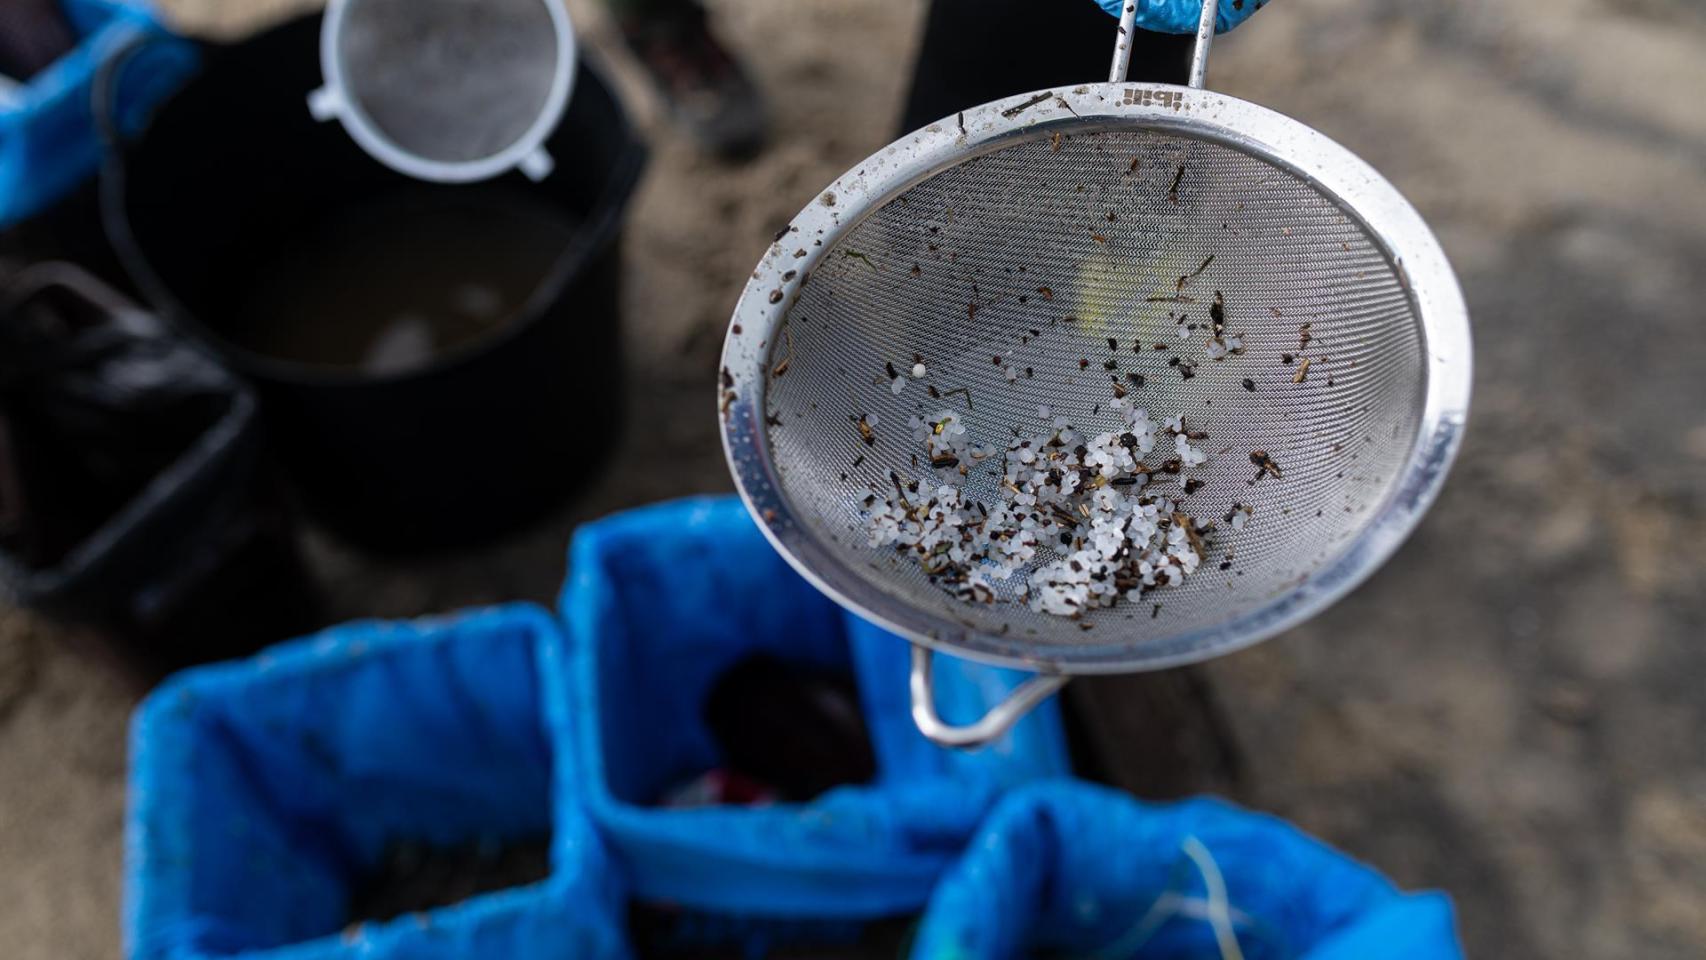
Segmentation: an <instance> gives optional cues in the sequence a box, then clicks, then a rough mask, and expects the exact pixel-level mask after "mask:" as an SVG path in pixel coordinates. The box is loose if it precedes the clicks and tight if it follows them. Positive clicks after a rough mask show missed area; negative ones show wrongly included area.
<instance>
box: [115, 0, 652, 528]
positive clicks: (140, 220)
mask: <svg viewBox="0 0 1706 960" xmlns="http://www.w3.org/2000/svg"><path fill="white" fill-rule="evenodd" d="M319 26H320V21H319V18H318V17H306V18H303V19H300V20H296V21H293V22H290V23H287V24H284V25H282V26H279V27H277V28H274V29H272V30H269V31H267V32H265V33H263V34H261V35H259V36H256V37H253V38H251V39H248V40H245V41H242V42H240V43H237V44H234V45H231V46H224V47H214V48H211V49H209V50H208V51H207V52H206V66H205V69H204V70H203V71H202V73H201V75H200V76H199V77H198V78H197V79H196V80H195V81H193V82H192V83H191V84H190V85H189V86H188V87H186V88H185V89H184V90H183V91H182V92H181V93H179V94H178V95H177V96H176V97H175V98H173V99H172V100H171V101H170V102H168V103H167V104H166V105H165V106H164V107H162V108H161V110H160V112H159V113H158V114H157V115H156V117H155V119H154V122H153V124H152V126H151V127H150V128H149V130H148V131H147V132H146V133H145V134H144V135H143V136H142V137H141V138H140V139H139V140H138V141H136V142H135V143H133V144H131V145H129V146H128V147H126V148H125V149H124V150H123V151H122V154H121V155H116V156H115V157H114V158H113V159H112V160H111V161H110V162H109V163H108V165H107V169H106V171H105V173H104V175H103V188H102V193H103V206H104V212H105V218H106V222H107V230H108V232H109V233H110V234H111V237H112V240H113V244H114V246H115V247H116V248H117V249H118V251H119V255H120V257H121V259H123V261H124V262H125V265H126V268H127V269H128V270H129V271H130V273H131V274H132V276H133V277H134V278H135V280H136V282H137V284H138V286H139V287H140V288H141V289H142V290H143V291H144V293H145V294H146V295H147V296H148V297H149V298H150V299H151V300H153V301H154V302H155V303H156V304H157V305H158V306H159V307H160V309H161V310H162V311H164V312H166V313H167V315H168V316H169V317H170V318H171V319H172V320H173V321H174V322H176V323H178V324H179V325H181V326H182V327H183V328H184V329H185V330H187V331H189V332H190V333H191V334H192V335H193V336H196V337H198V338H201V339H203V340H205V341H207V342H208V343H209V344H210V345H211V346H213V347H214V348H215V349H216V350H218V351H219V352H220V353H221V354H222V355H223V356H225V357H226V358H227V359H228V360H229V362H230V363H231V364H232V365H233V366H235V367H236V368H237V369H238V370H240V371H241V372H243V373H244V374H246V375H247V376H249V377H250V378H251V379H252V380H254V381H255V383H256V384H257V386H258V388H259V391H260V396H261V402H262V411H263V414H264V416H265V418H266V419H267V421H268V426H269V428H270V431H271V436H272V437H273V438H274V439H275V442H276V445H277V448H278V452H279V459H280V461H281V462H282V463H283V464H284V466H285V469H286V471H287V473H288V474H289V475H290V477H291V478H292V480H293V481H294V483H295V486H296V488H297V490H298V492H299V493H300V495H301V497H302V499H303V501H304V503H305V504H306V506H307V507H308V508H309V510H310V511H311V512H312V514H313V515H314V516H315V517H316V518H317V519H319V520H320V521H321V522H323V523H325V524H326V525H327V526H328V527H330V528H332V529H333V530H334V531H335V532H337V533H339V534H341V535H343V536H344V537H346V538H347V539H349V540H351V541H354V542H356V543H357V544H359V545H362V546H366V547H368V548H371V549H379V550H385V551H408V550H416V549H429V548H439V547H448V546H453V545H462V544H467V543H470V542H475V541H479V540H483V539H487V538H489V537H491V536H494V535H497V534H499V533H503V532H505V531H508V530H510V529H513V528H515V527H517V526H519V525H521V524H523V523H525V522H527V521H528V520H531V519H533V518H535V517H537V516H538V515H539V514H540V513H542V512H543V511H545V510H546V509H548V508H549V507H551V506H552V505H554V504H555V503H557V502H558V501H559V500H560V499H561V497H562V496H563V495H565V494H566V493H568V492H570V491H571V490H573V489H574V488H575V487H576V485H577V484H578V483H579V482H580V481H582V480H583V479H584V478H586V477H587V476H588V475H589V474H590V473H591V472H592V468H593V467H594V466H595V465H596V461H597V460H598V459H599V457H600V456H601V455H602V454H603V453H605V452H608V449H609V448H610V447H611V446H612V445H613V444H614V442H615V438H614V436H613V431H614V430H615V429H616V424H617V423H619V413H620V411H619V410H618V409H617V404H618V402H619V397H620V393H621V390H620V368H621V362H620V350H619V331H618V299H619V298H618V290H619V264H618V251H617V248H618V244H617V242H616V241H617V238H618V236H619V234H620V231H621V227H622V218H623V213H624V209H625V207H626V206H627V202H628V199H629V197H630V195H631V194H632V192H633V189H634V186H635V184H636V182H637V181H638V179H639V176H640V172H641V170H642V168H643V167H644V164H645V148H644V146H643V145H642V144H641V142H640V141H639V140H638V139H637V138H636V137H635V135H634V133H633V131H632V129H631V128H630V127H629V125H628V122H627V119H626V117H625V115H624V113H623V111H622V108H621V106H620V105H619V104H618V103H617V102H616V100H615V98H614V96H613V95H612V93H611V91H610V89H609V88H608V87H607V86H606V85H605V83H604V82H603V81H602V80H601V79H600V78H599V77H598V75H597V74H596V73H594V72H592V71H590V70H589V69H587V68H586V67H584V66H583V67H582V68H581V70H580V74H579V76H578V77H577V79H576V82H575V87H574V94H573V99H572V101H571V103H570V105H569V109H568V112H567V113H566V114H565V116H564V119H563V122H562V123H561V125H560V126H559V127H558V129H557V131H556V133H555V134H554V135H553V136H552V138H551V139H550V140H549V141H547V144H546V148H547V149H548V150H549V151H550V153H551V155H552V157H553V158H555V160H556V170H555V172H554V173H553V174H552V175H551V176H550V177H549V178H547V179H545V180H544V181H542V182H538V183H535V182H533V181H530V180H528V179H526V178H525V177H523V176H522V175H521V174H519V173H510V174H506V175H504V176H502V177H499V178H497V179H495V180H492V181H489V182H486V183H481V184H476V185H449V186H447V185H436V184H427V183H422V182H419V181H416V180H412V179H409V178H407V177H404V176H402V175H401V174H397V173H394V172H392V171H391V170H389V169H387V168H385V167H383V166H381V165H380V164H379V163H378V162H376V161H375V160H373V159H372V158H370V157H369V156H368V155H367V154H365V153H363V152H362V151H361V150H360V149H359V148H358V147H357V146H356V144H355V143H354V142H353V141H352V140H351V139H350V138H349V136H348V134H347V133H345V131H344V130H343V128H342V127H341V126H339V125H337V124H335V123H331V124H321V123H316V122H315V121H314V120H313V119H312V118H311V117H310V116H309V113H308V107H307V96H308V94H309V92H310V91H312V90H313V89H315V88H316V87H318V86H319V85H320V83H321V71H320V62H319ZM464 264H466V265H467V266H466V268H464V267H463V265H464ZM464 274H467V276H464ZM458 284H461V286H458ZM399 297H401V298H402V299H404V300H409V299H413V300H416V301H418V303H410V304H409V306H410V308H411V309H414V308H415V307H419V308H420V311H421V313H420V314H419V315H418V316H416V315H415V314H412V313H408V312H407V311H403V310H402V308H401V305H400V304H399V302H395V301H398V298H399ZM369 308H372V309H371V311H370V310H369Z"/></svg>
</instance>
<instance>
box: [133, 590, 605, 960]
mask: <svg viewBox="0 0 1706 960" xmlns="http://www.w3.org/2000/svg"><path fill="white" fill-rule="evenodd" d="M559 642H560V631H559V628H558V627H557V624H556V622H555V621H554V620H553V619H552V618H551V616H550V615H549V613H547V612H546V611H544V610H541V609H539V608H537V607H532V606H525V605H517V606H508V607H500V608H496V609H491V610H484V611H476V612H470V613H466V614H462V615H457V616H452V617H446V618H442V619H432V620H421V621H416V622H412V623H381V622H364V623H354V624H350V625H347V626H343V627H338V628H336V629H333V630H329V631H327V632H325V633H323V634H320V635H319V636H316V637H312V638H309V639H306V640H301V641H297V642H294V643H290V644H285V645H282V646H279V647H276V648H274V649H272V650H270V651H267V652H265V653H262V654H260V655H259V656H257V657H255V658H254V659H252V660H247V661H240V662H234V663H229V664H221V665H218V666H212V667H204V668H199V669H195V670H191V671H188V672H185V673H182V674H179V675H177V676H176V677H175V678H174V679H172V680H170V681H168V682H167V683H166V684H165V685H163V686H162V687H161V688H160V689H159V690H158V691H157V692H155V693H154V694H153V695H152V696H150V697H149V698H148V700H147V701H146V702H145V703H144V704H143V705H142V707H141V708H139V710H138V712H137V714H136V716H135V718H134V720H133V725H132V733H131V739H132V744H131V751H132V752H131V758H132V759H131V763H132V771H131V784H130V811H129V818H128V831H129V834H128V841H127V864H126V878H125V880H126V905H125V916H124V926H125V939H126V948H127V954H128V956H129V957H130V958H132V960H212V958H243V960H262V958H265V960H334V958H339V960H341V958H354V957H361V958H373V960H381V958H383V960H453V958H454V960H530V958H552V960H557V958H561V960H570V958H573V960H587V958H604V957H621V956H625V955H626V947H625V945H624V944H625V941H624V939H623V938H622V935H621V932H620V924H619V906H620V902H621V899H622V896H623V892H622V890H621V889H620V885H619V883H618V881H617V876H618V875H617V873H616V871H615V870H614V868H613V866H612V864H611V863H610V861H609V858H608V855H607V854H606V852H605V850H604V848H603V847H602V845H601V844H600V842H599V841H598V839H597V837H596V836H595V834H594V832H593V831H592V829H591V826H590V823H589V822H588V821H587V820H586V818H585V817H584V815H583V814H582V813H581V811H580V810H579V808H578V807H577V806H575V805H574V804H573V803H565V802H563V798H562V797H560V796H555V795H554V784H555V782H556V781H555V778H554V766H553V759H552V753H551V744H550V740H549V738H548V736H547V734H546V731H545V729H544V727H543V724H542V716H543V710H542V706H541V696H540V685H539V677H540V676H541V674H542V673H544V672H546V671H550V670H555V669H557V668H558V666H559V659H558V658H559V653H560V651H559ZM547 833H549V835H550V837H551V848H550V873H549V876H548V877H547V878H546V879H545V880H543V881H540V882H537V883H533V884H529V885H525V886H519V887H513V888H509V889H505V890H500V891H496V892H493V893H489V894H485V895H481V896H476V897H473V898H470V899H467V900H465V901H463V902H461V903H457V904H454V905H452V906H448V907H444V908H441V909H437V910H432V911H430V912H426V913H419V914H412V915H406V916H402V917H399V918H397V919H394V920H389V921H382V922H374V923H368V924H363V925H361V926H358V927H349V926H348V924H347V920H348V903H349V898H350V896H351V893H352V891H353V889H354V888H355V886H356V884H358V883H359V882H360V881H361V879H362V878H363V877H366V876H369V875H370V874H371V873H372V872H373V871H374V870H375V868H376V866H377V864H378V862H379V860H380V858H381V857H382V855H384V853H385V851H386V849H387V846H388V845H389V844H391V843H393V842H408V843H418V844H425V845H431V846H440V845H444V846H454V845H465V844H484V845H502V844H509V843H516V842H520V841H524V840H528V839H537V838H540V837H543V836H544V835H546V834H547Z"/></svg>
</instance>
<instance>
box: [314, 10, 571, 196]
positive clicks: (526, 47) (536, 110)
mask: <svg viewBox="0 0 1706 960" xmlns="http://www.w3.org/2000/svg"><path fill="white" fill-rule="evenodd" d="M547 2H557V0H359V2H352V3H351V4H350V5H349V10H348V13H347V14H346V16H345V20H344V24H343V29H342V30H341V31H340V32H339V34H338V40H337V55H338V58H339V62H340V64H341V67H342V71H343V75H344V80H345V83H346V85H347V86H348V89H349V95H350V98H351V99H352V100H353V101H354V104H355V106H357V107H358V108H359V109H360V110H361V111H362V113H364V114H366V115H367V117H368V119H370V120H371V121H372V122H373V125H374V126H375V127H377V128H378V129H379V131H380V132H381V133H383V134H384V135H385V137H386V138H387V139H389V140H390V141H391V142H392V143H393V144H394V145H396V146H397V147H398V148H400V149H402V150H404V151H406V152H408V153H411V154H414V155H415V156H417V157H421V158H423V159H426V160H432V161H436V162H439V163H466V162H470V161H475V160H483V159H485V158H487V157H491V156H494V155H496V154H498V153H501V152H503V150H504V149H505V148H506V147H509V146H510V145H512V144H514V143H515V142H516V141H518V140H520V139H521V138H522V136H523V135H524V134H526V133H527V131H528V130H529V129H530V128H531V127H532V126H533V124H534V122H535V121H537V120H538V119H539V115H540V114H541V113H542V112H543V111H544V109H545V105H546V102H547V100H548V99H549V95H550V92H551V86H552V84H553V82H554V81H555V78H556V73H557V61H558V55H559V51H558V49H557V35H556V32H555V28H554V26H553V23H552V20H551V14H550V11H549V10H547V9H546V7H545V3H547Z"/></svg>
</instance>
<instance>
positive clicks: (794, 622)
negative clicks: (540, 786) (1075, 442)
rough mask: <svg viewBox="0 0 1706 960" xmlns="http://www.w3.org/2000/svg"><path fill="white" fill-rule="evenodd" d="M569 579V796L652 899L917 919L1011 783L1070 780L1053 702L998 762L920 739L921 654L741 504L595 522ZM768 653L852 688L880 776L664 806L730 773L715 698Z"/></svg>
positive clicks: (558, 716)
mask: <svg viewBox="0 0 1706 960" xmlns="http://www.w3.org/2000/svg"><path fill="white" fill-rule="evenodd" d="M569 568H570V574H569V580H568V583H567V585H566V586H565V587H564V590H563V595H562V601H561V607H562V613H563V616H564V619H565V621H566V624H567V629H568V636H569V645H568V655H569V663H568V670H567V671H566V672H565V673H564V674H563V675H562V676H560V677H548V678H547V683H560V684H561V685H562V689H561V690H559V691H554V692H553V693H552V695H551V696H550V698H549V704H548V707H549V710H550V712H551V718H550V722H551V727H552V731H553V735H554V736H556V737H557V738H558V739H559V743H560V744H561V750H560V752H559V756H560V758H561V759H562V760H563V762H564V763H565V771H566V774H565V775H566V776H567V778H568V780H569V786H570V787H572V788H573V789H575V790H577V791H579V797H580V800H581V802H582V803H584V805H585V806H586V809H587V811H588V812H589V813H590V815H591V816H592V818H593V820H594V822H595V823H596V824H597V825H598V827H599V829H600V830H601V831H602V832H603V833H604V835H605V836H606V839H607V840H608V842H609V843H610V845H611V847H612V849H613V850H614V851H615V853H616V855H617V857H618V858H619V859H620V860H621V861H622V863H623V866H624V867H625V873H626V875H627V877H628V879H629V880H630V882H631V883H632V885H633V889H634V893H635V895H636V896H637V897H639V898H641V899H643V900H647V901H650V902H662V903H668V904H673V905H678V906H681V907H685V908H691V909H696V910H702V911H709V912H720V913H723V914H728V915H740V916H750V917H770V918H812V919H814V920H818V921H836V920H852V919H862V918H872V917H879V916H890V915H896V914H902V913H908V912H914V911H916V910H918V909H919V908H920V907H922V905H923V904H924V902H925V899H926V898H927V897H928V896H929V892H930V890H931V888H932V887H933V885H934V882H935V880H936V878H937V877H938V875H939V874H940V873H941V872H942V871H943V870H944V869H945V868H946V867H947V866H948V865H949V864H950V863H951V862H952V861H953V859H954V858H955V856H956V855H957V854H958V851H959V849H960V847H961V845H962V844H963V843H964V842H965V840H966V839H967V838H968V837H969V836H970V834H971V832H972V831H973V830H974V829H975V827H976V824H977V823H978V822H979V821H980V820H981V818H982V816H983V814H984V812H985V811H986V809H987V807H988V805H989V804H990V803H991V802H992V801H993V799H994V798H995V797H996V796H997V795H998V793H999V791H1000V790H1001V789H1002V788H1004V787H1006V786H1008V785H1010V784H1012V783H1015V782H1020V781H1023V780H1026V779H1029V778H1034V777H1037V776H1058V775H1061V774H1063V773H1065V772H1066V770H1067V766H1068V761H1067V753H1066V747H1065V742H1064V738H1063V737H1062V736H1061V733H1060V719H1059V716H1058V714H1057V713H1056V711H1055V707H1054V705H1053V704H1045V705H1044V706H1043V708H1042V709H1040V710H1039V711H1037V712H1036V713H1035V714H1033V715H1032V716H1031V717H1030V718H1028V719H1026V720H1025V721H1024V722H1023V723H1022V724H1021V725H1020V727H1019V728H1018V729H1017V730H1016V731H1015V732H1014V733H1013V734H1012V735H1011V737H1010V739H1009V742H1008V743H1007V744H1005V745H1004V747H1003V748H1002V749H997V750H990V751H987V752H985V753H982V754H978V755H974V756H971V757H965V758H961V757H958V756H954V755H952V754H950V752H948V751H944V750H941V749H940V748H937V747H935V746H933V745H931V744H929V743H928V742H927V741H925V740H924V739H923V738H922V737H920V736H918V735H917V733H916V731H915V730H914V729H913V727H912V719H911V716H910V714H909V712H908V711H907V709H906V707H905V697H906V685H905V679H906V672H905V663H906V645H905V643H904V642H902V641H901V640H899V639H898V638H895V637H893V636H890V635H888V634H884V633H883V632H881V631H879V630H875V629H874V628H870V627H868V626H867V625H864V624H861V623H860V622H859V621H857V620H850V619H849V618H848V617H847V616H846V615H845V614H843V612H842V611H841V610H840V608H839V607H837V606H836V605H835V604H834V603H832V602H831V601H830V600H828V599H827V598H825V597H824V596H823V595H822V594H821V593H819V592H818V591H817V590H816V589H814V588H813V587H812V586H810V585H809V584H808V583H806V582H805V581H804V580H803V579H802V578H801V577H799V576H798V575H797V574H795V573H794V572H793V570H792V569H791V568H789V567H788V565H787V564H786V563H785V562H784V561H783V560H782V558H781V557H780V556H779V555H778V554H777V553H776V551H775V550H774V549H772V548H771V546H770V544H769V543H768V542H767V541H766V540H765V539H764V536H763V535H762V534H761V533H760V531H759V530H758V529H757V527H756V526H755V525H754V524H753V523H752V521H751V519H750V518H749V517H748V515H747V513H746V510H745V509H744V508H743V507H742V505H741V504H740V502H739V501H738V500H735V499H733V498H728V497H718V498H700V499H690V500H684V501H677V502H672V503H667V504H662V505H658V506H654V507H649V508H644V509H640V510H634V511H631V512H628V513H624V514H619V515H616V516H613V517H610V518H608V519H605V520H602V521H599V522H597V523H593V524H589V525H587V526H584V527H582V528H581V529H580V530H579V531H578V532H577V533H576V535H575V538H574V543H573V545H572V547H571V550H570V562H569ZM759 652H764V653H769V654H771V655H773V656H776V657H778V658H780V659H784V660H789V661H793V662H798V663H805V664H812V665H817V666H820V667H832V668H842V669H846V670H849V671H852V672H853V673H854V674H855V676H856V679H857V682H858V684H859V686H860V691H861V698H862V700H863V704H864V708H865V712H866V716H865V722H866V726H867V728H868V732H869V735H870V738H871V741H872V747H873V753H874V754H875V756H876V761H877V769H878V773H877V776H876V778H875V780H874V782H872V783H869V784H861V785H857V786H847V787H839V788H836V789H833V790H831V791H829V792H828V793H825V794H823V795H822V796H820V797H819V798H817V799H816V800H814V801H812V802H810V803H806V804H776V805H770V806H750V807H743V806H706V807H698V808H686V809H667V808H661V807H654V806H650V805H649V804H650V803H651V802H652V801H653V800H654V799H655V798H656V797H657V796H658V795H659V794H660V793H661V792H663V791H664V790H665V789H666V788H667V787H668V786H670V785H671V784H673V783H678V782H680V781H681V780H682V779H684V778H689V777H692V776H693V775H695V774H697V773H700V772H702V771H704V770H707V769H710V768H712V767H714V766H716V765H717V763H718V748H717V747H716V745H715V743H714V742H713V739H712V737H711V735H710V733H709V731H708V730H707V729H706V728H705V723H704V721H703V719H702V716H701V710H702V705H703V702H704V699H705V696H706V694H707V692H708V691H709V689H710V687H711V685H712V684H713V683H714V682H715V680H716V679H717V677H718V676H719V675H720V674H721V673H722V672H723V671H724V670H726V669H727V668H728V667H729V666H731V665H732V664H733V663H735V662H736V661H738V660H740V659H742V658H744V657H746V656H748V655H751V654H754V653H759ZM980 671H981V672H980ZM942 674H943V675H942V677H941V678H940V680H939V682H938V688H939V690H940V691H941V694H942V699H943V700H944V701H945V702H948V703H955V704H959V705H961V706H964V705H976V704H977V702H978V701H980V700H981V699H983V698H986V697H989V696H991V695H993V696H994V697H995V698H996V699H999V696H1000V695H1001V694H1002V693H1004V692H1005V690H1006V689H1009V688H1010V687H1011V685H1012V683H1013V682H1014V679H1015V678H1013V677H1012V676H1011V675H1003V676H992V675H991V674H990V672H989V671H986V670H984V669H983V668H973V667H965V668H963V669H961V668H956V669H953V670H944V671H942ZM968 678H970V679H968ZM991 702H993V701H991ZM983 705H984V706H987V703H985V704H983Z"/></svg>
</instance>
